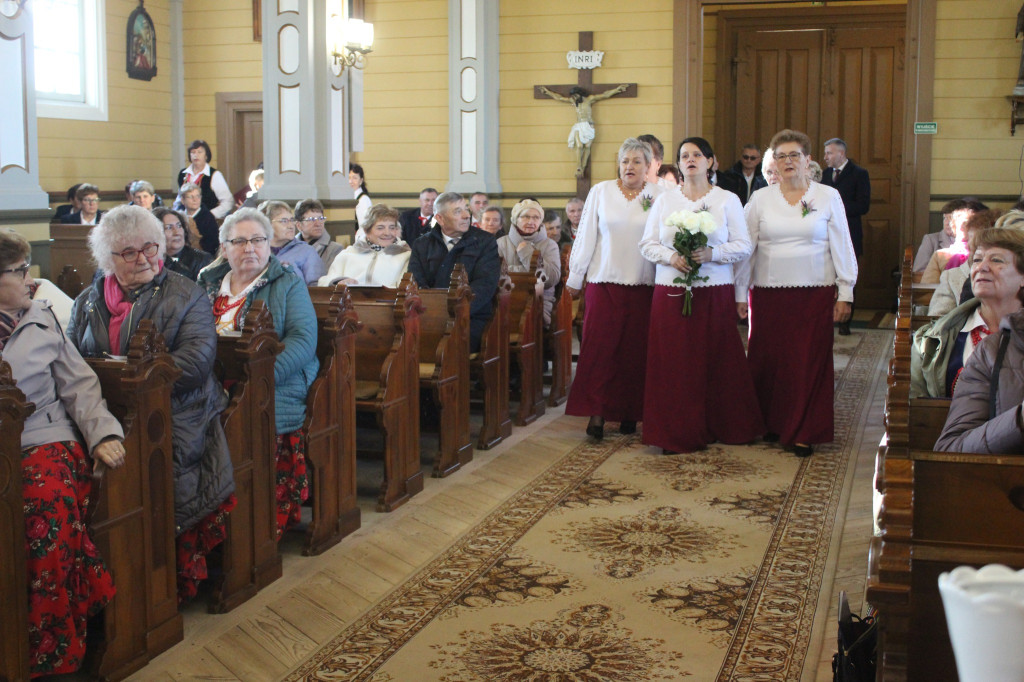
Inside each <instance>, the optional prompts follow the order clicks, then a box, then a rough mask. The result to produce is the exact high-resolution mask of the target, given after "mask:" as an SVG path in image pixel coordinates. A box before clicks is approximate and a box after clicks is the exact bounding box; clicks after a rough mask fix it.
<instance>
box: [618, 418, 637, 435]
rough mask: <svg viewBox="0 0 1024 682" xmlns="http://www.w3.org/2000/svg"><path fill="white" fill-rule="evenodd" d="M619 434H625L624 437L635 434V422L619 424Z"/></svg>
mask: <svg viewBox="0 0 1024 682" xmlns="http://www.w3.org/2000/svg"><path fill="white" fill-rule="evenodd" d="M619 433H623V434H626V435H629V434H631V433H636V422H631V421H625V420H623V421H621V422H619Z"/></svg>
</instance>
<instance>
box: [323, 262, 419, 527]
mask: <svg viewBox="0 0 1024 682" xmlns="http://www.w3.org/2000/svg"><path fill="white" fill-rule="evenodd" d="M341 286H344V285H341ZM352 292H353V294H360V295H359V296H353V298H354V300H355V304H354V305H355V309H356V314H357V316H358V318H359V321H360V322H361V323H362V327H361V328H360V329H359V332H358V333H357V334H356V344H355V345H356V352H355V358H356V361H355V375H356V391H355V394H356V410H357V411H361V412H368V413H370V414H373V415H374V417H375V418H376V420H377V427H378V428H379V429H380V431H381V434H382V435H383V437H384V453H383V456H384V480H383V481H382V483H381V487H380V493H379V495H378V498H377V509H378V510H379V511H393V510H394V509H397V508H398V507H400V506H401V505H403V504H405V503H406V502H408V501H409V499H410V498H411V497H412V496H413V495H415V494H416V493H418V492H420V491H421V490H423V472H422V471H421V470H420V418H419V417H420V415H419V411H420V392H419V334H420V319H419V315H420V312H421V311H422V309H423V306H422V305H421V304H420V297H419V289H418V287H417V286H416V282H415V281H413V279H412V275H411V274H409V273H406V275H405V276H404V277H403V278H402V281H401V283H400V284H399V286H398V293H397V298H396V300H395V301H394V302H391V301H375V300H374V301H369V300H361V299H362V298H365V296H364V295H363V294H361V293H360V289H359V288H353V289H352ZM364 293H365V292H364ZM374 295H376V294H374Z"/></svg>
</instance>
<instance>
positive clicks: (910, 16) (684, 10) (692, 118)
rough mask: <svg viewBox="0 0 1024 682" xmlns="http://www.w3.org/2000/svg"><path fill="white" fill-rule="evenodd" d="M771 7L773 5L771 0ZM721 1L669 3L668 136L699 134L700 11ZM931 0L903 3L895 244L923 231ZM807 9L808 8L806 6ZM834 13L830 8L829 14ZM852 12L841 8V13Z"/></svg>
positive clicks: (745, 1) (928, 162) (931, 86)
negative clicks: (922, 127)
mask: <svg viewBox="0 0 1024 682" xmlns="http://www.w3.org/2000/svg"><path fill="white" fill-rule="evenodd" d="M771 2H772V0H729V2H728V4H730V5H750V6H751V7H752V8H756V6H757V5H766V4H769V3H771ZM775 2H777V0H775ZM722 4H726V3H725V2H723V1H722V0H673V18H672V21H673V29H674V30H673V34H674V35H675V36H676V40H675V44H674V45H673V67H672V91H673V99H674V101H673V107H672V135H673V137H674V139H676V140H682V139H683V138H685V137H687V136H688V135H700V134H701V132H702V118H701V114H702V112H701V108H702V107H701V104H702V98H703V73H704V56H703V49H704V35H703V28H704V22H703V17H704V6H705V5H722ZM935 6H936V0H907V2H906V33H905V38H904V46H905V47H904V58H905V60H906V62H905V64H904V74H905V76H904V87H903V92H904V94H905V98H906V99H905V100H904V107H903V149H902V162H901V164H900V184H901V189H902V193H901V204H902V205H901V206H900V226H899V229H900V243H902V244H911V243H913V244H916V243H918V242H919V241H920V240H921V238H922V237H923V236H924V235H925V233H927V232H928V228H929V226H928V208H929V200H930V197H931V175H932V139H931V136H930V135H915V134H914V122H915V121H931V120H934V117H933V110H934V92H935V12H936V9H935ZM807 9H809V10H810V9H813V8H812V7H808V8H807ZM836 9H837V8H836V7H834V6H833V7H832V8H831V9H830V11H835V10H836ZM856 9H858V8H854V7H847V8H844V10H846V11H853V10H856Z"/></svg>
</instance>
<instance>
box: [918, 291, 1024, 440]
mask: <svg viewBox="0 0 1024 682" xmlns="http://www.w3.org/2000/svg"><path fill="white" fill-rule="evenodd" d="M1004 336H1009V343H1008V345H1007V347H1006V356H1005V357H1004V358H1003V361H1002V365H1001V366H1000V368H999V390H998V391H997V392H996V398H995V410H994V414H995V417H993V418H992V419H989V415H990V401H989V394H990V391H991V380H992V377H993V368H994V366H995V360H996V356H997V354H998V353H999V344H1000V342H1001V341H1002V339H1003V337H1004ZM1022 401H1024V311H1020V312H1016V313H1013V314H1012V315H1010V316H1008V317H1006V318H1004V319H1003V321H1002V322H1000V324H999V333H998V334H991V335H989V336H988V337H986V338H985V339H984V340H983V341H982V342H981V343H980V344H979V345H978V347H977V348H976V349H975V350H974V353H973V354H972V355H971V357H970V358H969V359H968V360H967V366H966V367H964V371H963V372H961V373H960V379H959V380H958V381H957V384H956V391H955V392H954V394H953V402H952V403H951V404H950V406H949V415H948V416H947V417H946V426H945V427H944V428H943V429H942V435H940V436H939V440H938V441H936V443H935V450H936V451H938V452H982V453H992V454H1002V455H1020V454H1024V430H1022V429H1021V414H1020V409H1021V402H1022Z"/></svg>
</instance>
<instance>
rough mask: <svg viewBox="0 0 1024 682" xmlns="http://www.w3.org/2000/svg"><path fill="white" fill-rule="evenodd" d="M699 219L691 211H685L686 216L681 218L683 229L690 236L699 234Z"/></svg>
mask: <svg viewBox="0 0 1024 682" xmlns="http://www.w3.org/2000/svg"><path fill="white" fill-rule="evenodd" d="M700 226H701V219H700V216H699V215H697V214H696V213H693V212H692V211H687V212H686V215H685V216H683V229H684V230H686V231H687V232H689V233H690V234H697V233H698V232H700V229H701V228H700Z"/></svg>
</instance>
